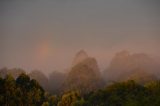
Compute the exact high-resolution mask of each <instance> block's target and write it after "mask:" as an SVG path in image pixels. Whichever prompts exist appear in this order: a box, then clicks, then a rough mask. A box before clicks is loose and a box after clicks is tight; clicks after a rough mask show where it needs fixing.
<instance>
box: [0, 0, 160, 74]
mask: <svg viewBox="0 0 160 106" xmlns="http://www.w3.org/2000/svg"><path fill="white" fill-rule="evenodd" d="M159 5H160V2H158V1H156V0H142V1H139V0H98V1H96V0H82V1H78V0H75V1H72V0H66V1H65V0H60V1H59V0H53V1H49V0H48V1H45V2H44V1H42V0H39V1H18V0H17V1H0V8H1V9H0V23H1V24H0V28H1V29H2V30H1V31H0V49H1V53H0V68H3V67H8V68H15V67H19V68H23V69H25V70H27V71H28V72H29V71H31V70H35V69H37V70H42V71H43V72H44V73H51V72H53V71H54V70H58V71H63V72H65V71H66V70H68V69H70V66H71V65H72V61H73V58H74V56H75V54H76V53H77V52H78V51H79V50H81V49H84V50H85V51H86V52H87V53H88V54H89V55H90V56H91V57H94V58H96V59H97V61H98V64H99V67H100V69H101V70H105V69H106V68H107V67H108V65H109V63H110V61H111V59H112V58H113V57H114V55H115V54H116V53H117V52H119V51H121V50H128V51H130V52H131V53H146V54H149V55H151V56H152V57H156V58H157V57H158V58H159V57H160V55H159V52H160V48H159V45H160V41H159V40H160V36H159V35H160V14H159V10H160V9H159Z"/></svg>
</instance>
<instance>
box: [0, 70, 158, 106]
mask: <svg viewBox="0 0 160 106" xmlns="http://www.w3.org/2000/svg"><path fill="white" fill-rule="evenodd" d="M0 105H1V106H159V105H160V81H152V82H148V83H147V84H145V85H141V84H138V83H135V82H134V81H133V80H129V81H126V82H118V83H113V84H111V85H108V86H107V87H105V88H103V89H99V90H95V91H91V92H89V93H86V94H84V93H83V94H82V93H81V92H80V91H78V90H74V91H73V90H71V91H67V92H61V94H59V95H57V96H54V95H50V94H49V93H47V92H46V91H45V90H44V89H43V88H42V87H41V86H40V85H39V83H38V82H37V81H36V80H34V79H30V77H29V76H28V75H26V74H24V73H23V74H21V75H20V76H18V77H17V78H16V79H14V78H13V77H12V76H11V75H7V76H6V77H5V78H0Z"/></svg>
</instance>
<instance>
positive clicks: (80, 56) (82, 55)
mask: <svg viewBox="0 0 160 106" xmlns="http://www.w3.org/2000/svg"><path fill="white" fill-rule="evenodd" d="M87 58H88V55H87V53H86V52H85V51H84V50H80V51H79V52H78V53H77V54H76V56H75V58H74V60H73V63H72V65H73V66H75V65H76V64H78V63H80V62H82V61H84V60H85V59H87Z"/></svg>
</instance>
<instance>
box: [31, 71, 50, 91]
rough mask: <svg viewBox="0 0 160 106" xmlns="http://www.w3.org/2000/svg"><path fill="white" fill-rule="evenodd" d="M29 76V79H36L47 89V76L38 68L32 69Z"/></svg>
mask: <svg viewBox="0 0 160 106" xmlns="http://www.w3.org/2000/svg"><path fill="white" fill-rule="evenodd" d="M29 76H30V78H31V79H35V80H37V81H38V82H39V83H40V85H41V86H42V87H43V88H44V89H45V90H47V91H48V89H49V83H48V78H47V77H46V76H45V75H44V74H43V73H42V72H41V71H38V70H34V71H32V72H31V73H29Z"/></svg>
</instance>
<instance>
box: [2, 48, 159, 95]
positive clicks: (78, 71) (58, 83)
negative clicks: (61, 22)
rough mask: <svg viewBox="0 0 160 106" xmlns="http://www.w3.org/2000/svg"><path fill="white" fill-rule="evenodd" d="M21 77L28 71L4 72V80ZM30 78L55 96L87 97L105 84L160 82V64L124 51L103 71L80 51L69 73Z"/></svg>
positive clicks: (40, 75) (41, 74) (37, 72)
mask: <svg viewBox="0 0 160 106" xmlns="http://www.w3.org/2000/svg"><path fill="white" fill-rule="evenodd" d="M101 72H102V73H101ZM21 73H25V70H23V69H19V68H14V69H7V68H2V69H0V76H1V77H5V76H6V75H7V74H11V75H12V76H13V77H14V78H17V77H18V75H19V74H21ZM28 75H29V76H30V77H31V78H32V79H36V80H37V81H38V82H39V83H40V84H41V86H42V87H43V88H44V89H45V90H47V91H49V92H51V93H58V92H60V91H62V90H64V91H68V90H74V89H78V90H79V91H80V92H85V93H86V92H90V91H93V90H96V89H99V88H101V87H103V86H105V82H106V84H108V83H110V82H115V81H116V82H117V81H125V80H135V81H136V82H138V83H140V84H145V83H146V82H149V81H153V80H157V79H160V64H159V61H158V59H154V58H152V57H151V56H149V55H147V54H144V53H135V54H130V53H129V52H128V51H121V52H119V53H116V55H115V56H114V57H113V59H112V61H111V62H110V65H109V67H107V68H106V70H104V71H100V69H99V66H98V64H97V61H96V59H95V58H93V57H90V56H89V55H88V54H87V53H86V52H85V51H84V50H80V51H79V52H78V53H77V54H76V55H75V58H74V59H73V63H72V66H71V68H70V69H69V72H67V73H61V72H58V71H54V72H52V73H51V74H49V76H48V77H47V76H45V75H44V73H42V72H41V71H38V70H35V71H32V72H30V73H28Z"/></svg>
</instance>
